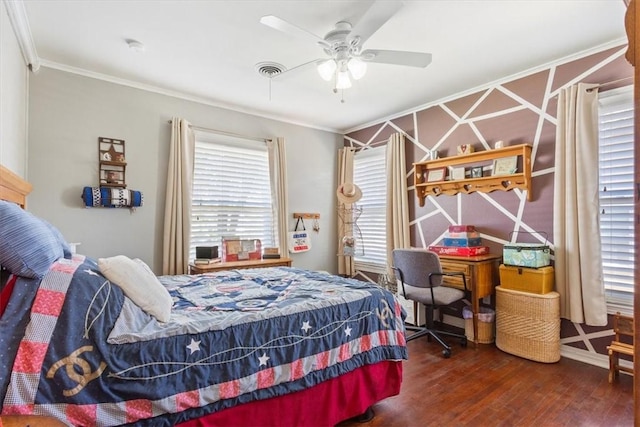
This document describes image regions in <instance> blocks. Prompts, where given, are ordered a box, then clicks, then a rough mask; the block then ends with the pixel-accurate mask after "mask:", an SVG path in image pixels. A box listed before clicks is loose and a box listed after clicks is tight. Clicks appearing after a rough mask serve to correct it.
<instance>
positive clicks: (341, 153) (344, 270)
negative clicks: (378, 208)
mask: <svg viewBox="0 0 640 427" xmlns="http://www.w3.org/2000/svg"><path fill="white" fill-rule="evenodd" d="M355 152H356V150H355V149H354V148H350V147H345V148H341V149H340V150H338V187H340V185H342V184H344V183H345V182H353V158H354V155H355ZM351 207H352V206H351V205H350V204H349V205H347V204H344V203H341V202H338V210H342V212H343V215H344V212H348V211H349V210H350V209H351ZM351 227H352V225H350V224H345V222H344V221H343V220H342V219H341V218H340V215H339V216H338V247H342V238H343V237H344V236H347V235H352V234H353V231H352V229H351ZM355 273H356V267H355V263H354V261H353V257H351V256H344V255H341V253H340V252H339V253H338V274H341V275H346V276H353V275H354V274H355Z"/></svg>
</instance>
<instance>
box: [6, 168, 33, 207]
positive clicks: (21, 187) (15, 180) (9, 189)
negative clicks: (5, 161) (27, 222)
mask: <svg viewBox="0 0 640 427" xmlns="http://www.w3.org/2000/svg"><path fill="white" fill-rule="evenodd" d="M31 189H32V186H31V184H29V183H28V182H27V181H25V180H24V179H22V178H20V177H19V176H18V175H16V174H15V173H13V172H11V171H10V170H9V169H7V168H5V167H4V166H2V165H0V200H7V201H9V202H13V203H17V204H19V205H20V206H22V208H23V209H24V207H25V206H26V204H27V195H28V194H29V193H31Z"/></svg>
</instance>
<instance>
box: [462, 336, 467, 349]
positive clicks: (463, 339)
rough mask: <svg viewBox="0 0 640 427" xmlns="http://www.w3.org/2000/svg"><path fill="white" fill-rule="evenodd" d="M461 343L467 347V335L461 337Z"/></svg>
mask: <svg viewBox="0 0 640 427" xmlns="http://www.w3.org/2000/svg"><path fill="white" fill-rule="evenodd" d="M460 345H461V346H462V347H463V348H467V337H464V338H461V339H460Z"/></svg>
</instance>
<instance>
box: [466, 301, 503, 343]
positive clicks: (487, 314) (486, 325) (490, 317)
mask: <svg viewBox="0 0 640 427" xmlns="http://www.w3.org/2000/svg"><path fill="white" fill-rule="evenodd" d="M462 317H463V318H464V334H465V335H466V337H467V340H469V341H473V311H471V307H468V306H466V307H464V308H463V309H462ZM495 317H496V316H495V312H494V311H493V310H491V309H490V308H486V307H480V314H478V343H480V344H491V343H493V342H494V341H495V334H494V330H495Z"/></svg>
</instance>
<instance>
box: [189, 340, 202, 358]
mask: <svg viewBox="0 0 640 427" xmlns="http://www.w3.org/2000/svg"><path fill="white" fill-rule="evenodd" d="M201 342H202V341H196V340H194V339H193V338H191V342H190V343H189V345H188V346H187V348H188V349H189V351H191V353H189V354H193V353H195V352H196V351H198V350H200V343H201Z"/></svg>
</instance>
